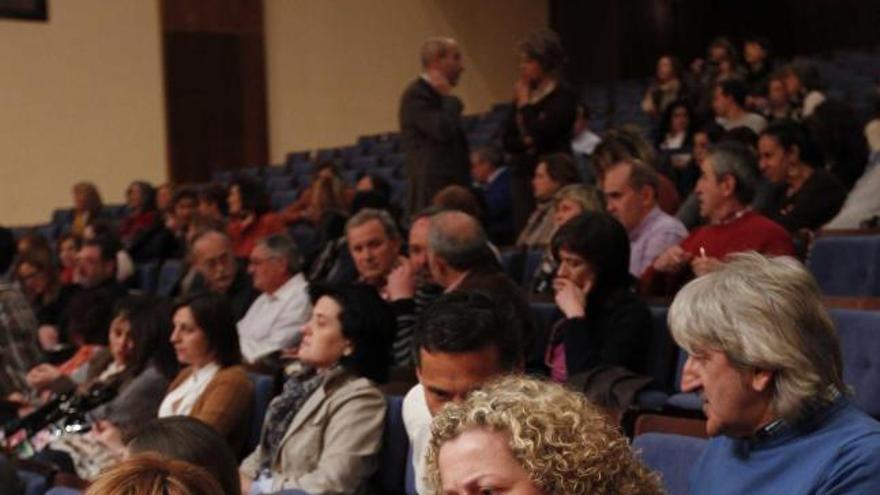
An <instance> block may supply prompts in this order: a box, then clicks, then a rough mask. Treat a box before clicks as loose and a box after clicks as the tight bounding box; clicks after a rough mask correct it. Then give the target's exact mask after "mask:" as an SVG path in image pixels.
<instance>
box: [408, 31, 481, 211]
mask: <svg viewBox="0 0 880 495" xmlns="http://www.w3.org/2000/svg"><path fill="white" fill-rule="evenodd" d="M421 58H422V67H423V68H424V72H423V73H422V75H421V76H419V78H418V79H416V80H415V81H413V82H412V83H411V84H410V85H409V86H407V88H406V90H405V91H404V93H403V96H402V97H401V99H400V112H399V115H398V117H399V120H400V132H401V146H402V149H403V152H404V153H405V154H406V167H407V177H408V179H409V198H408V201H407V207H408V210H409V211H410V212H416V211H419V210H421V209H422V208H424V207H426V206H428V205H429V204H430V202H431V198H432V197H433V196H434V194H435V193H437V191H439V190H440V189H443V188H444V187H446V186H448V185H450V184H459V185H462V186H467V184H468V183H469V157H468V146H467V140H466V139H465V134H464V131H463V130H462V127H461V112H462V108H463V105H462V103H461V100H459V99H458V98H457V97H455V96H453V95H452V94H451V92H452V88H453V87H454V86H455V85H456V84H457V83H458V78H459V77H460V76H461V73H462V71H463V70H464V68H463V67H462V64H461V51H460V50H459V47H458V44H457V43H456V42H455V40H453V39H451V38H431V39H429V40H427V41H425V43H424V44H422V51H421Z"/></svg>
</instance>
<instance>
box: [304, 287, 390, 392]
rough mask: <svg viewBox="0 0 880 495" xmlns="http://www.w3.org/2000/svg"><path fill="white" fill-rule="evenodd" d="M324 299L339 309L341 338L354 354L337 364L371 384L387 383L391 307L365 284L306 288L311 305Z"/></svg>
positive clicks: (373, 289)
mask: <svg viewBox="0 0 880 495" xmlns="http://www.w3.org/2000/svg"><path fill="white" fill-rule="evenodd" d="M325 296H326V297H329V298H331V299H333V300H334V301H336V304H339V306H340V307H341V308H342V311H341V312H340V313H339V322H340V324H341V326H342V335H343V336H345V338H346V339H348V340H350V341H351V342H352V344H354V352H353V353H352V354H351V355H350V356H343V357H342V359H340V364H341V365H342V366H344V367H345V368H347V369H349V370H351V371H352V372H353V373H355V374H356V375H358V376H362V377H365V378H369V379H370V380H373V381H374V382H377V383H384V382H386V381H388V370H389V368H390V365H391V342H392V339H393V338H394V335H395V334H396V333H397V324H396V320H395V319H394V312H393V311H392V309H391V305H390V304H388V302H386V301H385V300H383V299H382V298H381V297H380V296H379V293H378V292H376V289H375V288H373V287H371V286H368V285H365V284H340V285H331V284H315V285H312V286H311V287H310V288H309V297H310V298H311V301H312V304H313V305H314V304H315V303H317V302H318V299H320V298H322V297H325Z"/></svg>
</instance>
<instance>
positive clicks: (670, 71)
mask: <svg viewBox="0 0 880 495" xmlns="http://www.w3.org/2000/svg"><path fill="white" fill-rule="evenodd" d="M684 95H685V88H684V85H683V81H682V79H681V63H680V62H679V61H678V59H677V58H675V57H673V56H672V55H663V56H661V57H660V58H659V59H658V60H657V71H656V72H655V75H654V80H653V81H651V85H650V86H648V89H647V90H646V91H645V96H644V98H642V111H643V112H645V113H646V114H648V116H650V117H652V118H655V119H656V118H659V117H660V116H662V115H663V114H665V113H666V112H667V110H668V109H669V106H670V105H671V104H672V103H673V102H674V101H676V100H678V99H680V98H681V97H683V96H684Z"/></svg>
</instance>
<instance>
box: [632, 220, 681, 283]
mask: <svg viewBox="0 0 880 495" xmlns="http://www.w3.org/2000/svg"><path fill="white" fill-rule="evenodd" d="M687 236H688V231H687V229H686V228H685V226H684V224H683V223H681V220H679V219H677V218H675V217H673V216H672V215H668V214H666V213H663V212H662V211H661V210H660V208H659V207H657V206H655V207H654V209H653V210H651V211H650V212H649V213H648V215H647V216H646V217H645V218H644V220H642V223H640V224H639V225H638V226H637V227H636V228H634V229H633V230H631V231H630V232H629V248H630V249H629V250H630V255H629V256H630V257H629V271H630V273H632V274H633V276H635V277H636V278H638V277H641V276H642V273H643V272H644V271H645V270H647V269H648V267H649V266H651V263H653V262H654V260H655V259H656V258H657V256H660V255H661V254H662V253H663V251H666V250H667V249H668V248H669V247H670V246H675V245H677V244H679V243H681V241H682V240H684V238H685V237H687Z"/></svg>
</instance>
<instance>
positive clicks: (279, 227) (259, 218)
mask: <svg viewBox="0 0 880 495" xmlns="http://www.w3.org/2000/svg"><path fill="white" fill-rule="evenodd" d="M226 201H227V203H228V204H229V224H228V225H227V226H226V233H227V235H229V239H230V240H231V241H232V252H233V253H234V254H235V257H236V258H238V259H241V260H244V259H247V257H248V256H250V254H251V251H252V250H253V249H254V245H255V244H256V243H257V241H259V240H260V239H262V238H264V237H266V236H269V235H272V234H278V233H281V232H283V231H284V222H283V220H282V219H281V217H280V216H279V215H278V214H277V213H274V212H272V211H270V206H271V205H270V203H269V196H268V195H267V194H266V191H264V190H263V186H262V185H261V184H260V183H258V182H257V181H256V180H254V179H250V178H248V177H239V178H237V179H236V180H234V181H233V182H232V184H231V185H230V186H229V196H228V197H227V199H226Z"/></svg>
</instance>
